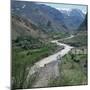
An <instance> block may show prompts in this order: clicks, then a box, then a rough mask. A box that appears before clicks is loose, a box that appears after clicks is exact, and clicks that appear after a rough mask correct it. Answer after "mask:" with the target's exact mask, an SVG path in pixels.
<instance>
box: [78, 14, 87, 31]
mask: <svg viewBox="0 0 90 90" xmlns="http://www.w3.org/2000/svg"><path fill="white" fill-rule="evenodd" d="M78 30H80V31H85V30H87V14H86V16H85V19H84V21H83V22H82V24H81V25H80V27H79V29H78Z"/></svg>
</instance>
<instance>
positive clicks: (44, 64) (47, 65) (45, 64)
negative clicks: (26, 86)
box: [27, 35, 73, 87]
mask: <svg viewBox="0 0 90 90" xmlns="http://www.w3.org/2000/svg"><path fill="white" fill-rule="evenodd" d="M72 37H73V35H71V36H70V37H68V38H64V39H70V38H72ZM51 42H52V43H56V44H57V45H59V46H64V49H62V50H60V51H59V52H57V53H55V54H53V55H50V56H48V57H46V58H44V59H41V60H40V61H38V62H37V63H35V64H34V65H33V66H32V67H31V69H30V71H29V74H28V77H27V79H29V77H30V75H33V74H34V73H35V72H37V71H38V72H39V76H38V79H37V81H36V82H35V83H34V85H32V87H46V86H47V84H48V80H49V79H50V78H55V77H57V76H58V75H59V67H58V59H60V57H63V56H64V55H65V54H67V53H68V52H69V51H70V50H71V49H72V48H73V47H72V46H69V45H67V44H64V43H60V42H59V41H58V40H52V41H51ZM59 61H60V60H59Z"/></svg>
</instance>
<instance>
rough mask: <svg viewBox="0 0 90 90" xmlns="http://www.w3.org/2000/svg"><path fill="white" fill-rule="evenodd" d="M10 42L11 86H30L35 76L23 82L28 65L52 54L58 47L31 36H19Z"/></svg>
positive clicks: (28, 68) (14, 87)
mask: <svg viewBox="0 0 90 90" xmlns="http://www.w3.org/2000/svg"><path fill="white" fill-rule="evenodd" d="M12 43H13V45H12V81H13V83H12V88H13V89H16V88H18V89H19V88H20V89H21V88H28V87H31V86H32V83H33V82H34V81H35V77H36V76H30V78H29V82H28V83H26V84H25V81H26V78H27V75H28V72H29V70H30V67H31V66H32V65H34V63H35V62H37V61H39V60H41V59H42V58H44V57H47V56H49V55H51V54H53V52H54V51H56V50H57V48H58V47H57V45H56V44H51V43H47V44H44V43H42V42H40V41H39V40H38V39H35V38H31V37H19V38H17V39H16V40H14V41H13V42H12ZM36 44H37V45H36Z"/></svg>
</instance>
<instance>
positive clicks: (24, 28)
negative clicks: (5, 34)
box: [12, 14, 47, 40]
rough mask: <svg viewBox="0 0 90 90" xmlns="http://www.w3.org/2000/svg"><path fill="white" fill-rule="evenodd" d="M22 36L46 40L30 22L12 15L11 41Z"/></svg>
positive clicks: (45, 36)
mask: <svg viewBox="0 0 90 90" xmlns="http://www.w3.org/2000/svg"><path fill="white" fill-rule="evenodd" d="M24 36H31V37H33V38H42V39H45V38H47V35H46V34H45V33H44V32H43V31H42V30H40V28H38V27H37V26H36V25H35V24H33V23H32V22H31V21H30V20H27V19H24V18H22V17H21V16H18V15H15V14H12V39H13V40H15V39H17V38H18V37H24Z"/></svg>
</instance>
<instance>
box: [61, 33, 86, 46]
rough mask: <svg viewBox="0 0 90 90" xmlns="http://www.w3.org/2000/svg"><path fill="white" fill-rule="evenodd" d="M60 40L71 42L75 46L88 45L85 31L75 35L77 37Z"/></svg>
mask: <svg viewBox="0 0 90 90" xmlns="http://www.w3.org/2000/svg"><path fill="white" fill-rule="evenodd" d="M60 42H63V43H66V44H69V45H71V46H74V47H82V46H87V35H86V32H85V33H82V32H81V33H79V34H77V35H75V37H73V38H71V39H68V40H60Z"/></svg>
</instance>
